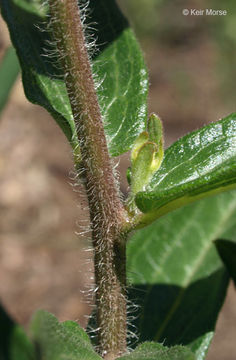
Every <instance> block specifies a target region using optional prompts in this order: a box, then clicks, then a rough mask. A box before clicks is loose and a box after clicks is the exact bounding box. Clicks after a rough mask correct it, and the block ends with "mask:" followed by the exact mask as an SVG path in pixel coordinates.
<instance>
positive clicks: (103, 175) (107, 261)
mask: <svg viewBox="0 0 236 360" xmlns="http://www.w3.org/2000/svg"><path fill="white" fill-rule="evenodd" d="M49 5H50V12H51V19H52V31H53V37H54V40H55V41H56V43H57V48H58V50H59V54H60V58H61V64H62V66H63V68H64V71H65V82H66V87H67V92H68V95H69V98H70V103H71V107H72V112H73V116H74V120H75V123H76V128H77V135H78V139H79V144H80V151H81V158H82V167H83V177H84V179H85V187H86V191H87V196H88V201H89V207H90V219H91V228H92V237H93V245H94V260H95V281H96V285H97V291H96V304H97V325H98V328H99V330H98V337H99V352H100V353H101V354H102V356H103V357H104V358H105V359H109V360H111V359H115V358H116V357H117V356H119V355H121V354H122V353H124V352H125V351H126V294H125V291H126V290H125V288H126V272H125V245H124V244H125V234H124V231H123V230H122V229H123V228H124V224H125V223H126V213H125V210H124V208H123V206H122V203H121V201H120V198H119V193H118V189H117V185H116V181H115V179H114V176H113V171H112V164H111V160H110V157H109V154H108V149H107V144H106V138H105V134H104V128H103V123H102V118H101V113H100V108H99V105H98V100H97V95H96V92H95V89H94V82H93V77H92V72H91V66H90V63H89V58H88V54H87V51H86V47H85V39H84V34H83V29H82V24H81V20H80V14H79V9H78V5H77V1H76V0H49Z"/></svg>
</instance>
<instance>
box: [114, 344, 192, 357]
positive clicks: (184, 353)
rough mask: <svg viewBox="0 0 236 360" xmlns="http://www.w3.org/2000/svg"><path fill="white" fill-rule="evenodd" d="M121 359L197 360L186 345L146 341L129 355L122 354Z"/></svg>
mask: <svg viewBox="0 0 236 360" xmlns="http://www.w3.org/2000/svg"><path fill="white" fill-rule="evenodd" d="M119 360H195V356H194V354H193V353H192V352H191V351H190V350H189V349H188V348H186V347H183V346H173V347H172V348H168V347H165V346H163V345H161V344H157V343H152V342H146V343H143V344H142V345H139V346H138V347H137V349H135V351H133V352H132V353H131V354H129V355H125V356H122V357H121V358H119Z"/></svg>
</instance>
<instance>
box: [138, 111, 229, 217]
mask: <svg viewBox="0 0 236 360" xmlns="http://www.w3.org/2000/svg"><path fill="white" fill-rule="evenodd" d="M235 187H236V114H235V113H234V114H231V115H229V116H228V117H226V118H224V119H222V120H220V121H218V122H216V123H212V124H210V125H207V126H205V127H203V128H202V129H200V130H197V131H194V132H193V133H191V134H188V135H186V136H184V137H183V138H182V139H180V140H178V141H177V142H176V143H174V144H173V145H172V146H171V147H170V148H169V149H167V151H166V153H165V157H164V160H163V162H162V166H161V168H160V169H159V171H158V172H157V173H156V174H155V175H154V177H153V178H152V180H151V182H150V184H149V186H148V187H147V189H146V190H145V191H143V192H140V193H138V194H137V196H136V204H137V206H138V207H139V209H140V210H141V211H142V212H144V213H147V215H146V216H144V219H145V220H146V222H147V223H148V222H151V221H153V220H154V219H156V218H158V217H160V216H162V215H164V214H165V213H167V212H169V211H172V210H174V209H175V208H178V207H181V206H184V205H186V204H188V203H190V202H193V201H195V200H198V199H201V198H203V197H206V196H210V195H213V194H215V193H218V192H222V191H226V190H229V189H232V188H235Z"/></svg>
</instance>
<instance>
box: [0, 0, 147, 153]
mask: <svg viewBox="0 0 236 360" xmlns="http://www.w3.org/2000/svg"><path fill="white" fill-rule="evenodd" d="M42 3H44V1H43V0H2V1H1V10H2V15H3V17H4V19H5V20H6V22H7V24H8V27H9V31H10V34H11V38H12V42H13V44H14V46H15V47H16V50H17V54H18V57H19V60H20V63H21V67H22V73H23V74H22V75H23V84H24V88H25V93H26V96H27V97H28V99H29V100H30V101H31V102H33V103H36V104H39V105H41V106H43V107H45V108H46V109H47V110H48V111H49V112H50V113H51V114H52V116H53V117H54V118H55V119H56V121H57V122H58V124H59V125H60V127H61V128H62V130H63V131H64V133H65V135H66V136H67V138H68V140H69V141H70V143H71V145H72V146H73V147H74V148H75V147H76V146H77V144H78V142H77V138H76V134H75V124H74V121H73V117H72V113H71V107H70V104H69V100H68V96H67V93H66V88H65V84H64V81H63V80H62V76H61V75H62V74H60V70H59V69H58V66H57V58H56V56H55V57H54V58H52V57H50V56H49V57H45V56H43V54H44V53H45V51H44V48H48V49H50V47H49V45H47V41H51V40H52V39H50V35H49V32H48V31H46V22H47V7H46V6H42ZM89 4H90V5H89V8H90V9H89V12H90V15H89V17H88V18H87V19H86V21H87V22H88V24H92V27H93V28H94V27H95V28H96V30H95V32H94V38H97V41H96V43H97V51H96V52H95V53H94V55H93V56H92V63H93V71H94V73H95V77H96V81H97V83H100V82H102V85H101V86H100V87H99V88H98V96H99V103H100V106H101V110H102V114H103V119H104V124H105V132H106V136H107V140H108V147H109V151H110V154H111V155H112V156H117V155H120V154H122V153H124V152H126V151H127V150H129V149H130V148H131V146H132V144H133V142H134V140H135V138H136V137H137V135H138V134H139V133H140V132H141V131H142V130H143V129H144V127H145V119H146V115H147V108H146V99H147V89H148V78H147V71H146V67H145V65H144V60H143V57H142V54H141V52H140V48H139V45H138V43H137V41H136V39H135V37H134V34H133V32H132V30H131V29H130V28H129V27H128V23H127V20H126V19H125V18H124V16H123V15H122V14H121V12H120V11H119V9H118V7H117V5H116V3H115V0H91V1H90V3H89ZM38 28H40V29H41V31H40V30H39V29H38Z"/></svg>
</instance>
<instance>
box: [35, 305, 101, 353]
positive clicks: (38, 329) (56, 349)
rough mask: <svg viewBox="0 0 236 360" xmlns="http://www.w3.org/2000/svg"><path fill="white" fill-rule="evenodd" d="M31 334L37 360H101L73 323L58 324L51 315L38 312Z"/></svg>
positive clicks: (86, 338)
mask: <svg viewBox="0 0 236 360" xmlns="http://www.w3.org/2000/svg"><path fill="white" fill-rule="evenodd" d="M31 332H32V338H33V341H34V343H35V346H36V350H37V354H38V358H37V359H38V360H66V359H68V360H85V359H86V360H99V359H100V360H101V357H100V356H98V354H96V353H95V351H94V349H93V347H92V345H91V343H90V340H89V338H88V335H87V334H86V332H85V331H84V330H83V329H82V328H80V327H79V325H78V324H77V323H75V322H73V321H65V322H63V323H59V322H58V320H57V319H56V317H55V316H53V315H52V314H50V313H48V312H46V311H38V312H37V313H36V314H35V315H34V317H33V320H32V324H31Z"/></svg>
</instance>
